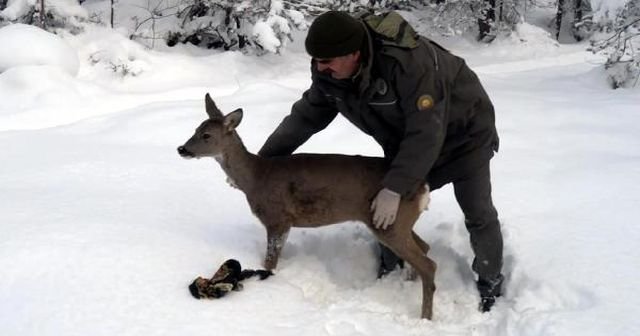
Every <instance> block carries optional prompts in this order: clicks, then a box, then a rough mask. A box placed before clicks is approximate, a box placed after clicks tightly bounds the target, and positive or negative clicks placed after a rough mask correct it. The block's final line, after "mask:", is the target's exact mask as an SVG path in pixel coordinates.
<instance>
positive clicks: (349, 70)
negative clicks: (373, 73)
mask: <svg viewBox="0 0 640 336" xmlns="http://www.w3.org/2000/svg"><path fill="white" fill-rule="evenodd" d="M315 61H316V66H317V67H318V71H319V72H322V73H327V74H330V75H331V77H333V78H335V79H347V78H350V77H351V76H353V74H355V73H356V71H358V67H359V66H360V51H356V52H354V53H352V54H348V55H344V56H338V57H333V58H316V59H315Z"/></svg>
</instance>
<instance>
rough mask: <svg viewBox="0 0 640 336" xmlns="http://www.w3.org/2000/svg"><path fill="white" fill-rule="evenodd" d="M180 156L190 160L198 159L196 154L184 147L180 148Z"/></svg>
mask: <svg viewBox="0 0 640 336" xmlns="http://www.w3.org/2000/svg"><path fill="white" fill-rule="evenodd" d="M178 154H180V156H182V157H183V158H185V159H190V158H194V157H196V155H195V154H193V153H191V152H190V151H189V150H188V149H186V148H185V147H184V146H180V147H178Z"/></svg>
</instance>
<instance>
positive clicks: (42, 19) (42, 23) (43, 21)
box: [40, 0, 47, 29]
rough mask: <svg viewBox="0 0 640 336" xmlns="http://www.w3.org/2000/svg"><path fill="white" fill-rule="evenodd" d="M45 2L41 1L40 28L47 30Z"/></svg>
mask: <svg viewBox="0 0 640 336" xmlns="http://www.w3.org/2000/svg"><path fill="white" fill-rule="evenodd" d="M45 19H46V15H45V13H44V0H40V28H42V29H47V27H46V25H45Z"/></svg>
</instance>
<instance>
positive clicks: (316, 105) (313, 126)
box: [258, 84, 338, 157]
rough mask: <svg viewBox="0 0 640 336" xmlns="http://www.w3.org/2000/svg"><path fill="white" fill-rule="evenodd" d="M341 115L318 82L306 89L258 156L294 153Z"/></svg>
mask: <svg viewBox="0 0 640 336" xmlns="http://www.w3.org/2000/svg"><path fill="white" fill-rule="evenodd" d="M337 114H338V111H337V110H336V109H335V107H334V106H332V105H331V104H329V102H328V101H327V99H326V97H325V96H324V94H323V93H322V92H321V91H320V90H318V89H317V88H316V87H315V85H313V84H312V85H311V87H310V88H309V89H308V90H307V91H305V93H304V94H303V95H302V98H300V100H298V101H297V102H295V103H294V104H293V107H292V108H291V113H290V114H289V115H288V116H286V117H285V118H284V119H283V120H282V122H281V123H280V125H279V126H278V127H277V128H276V130H275V131H273V133H272V134H271V135H270V136H269V138H268V139H267V141H266V142H265V143H264V145H263V146H262V148H261V149H260V151H259V152H258V155H260V156H263V157H271V156H281V155H290V154H291V153H293V152H294V151H295V150H296V149H297V148H298V147H300V146H301V145H302V144H303V143H305V142H306V141H307V140H308V139H309V138H310V137H311V136H312V135H314V134H315V133H317V132H319V131H321V130H323V129H324V128H326V127H327V125H329V124H330V123H331V121H333V119H334V118H335V117H336V115H337Z"/></svg>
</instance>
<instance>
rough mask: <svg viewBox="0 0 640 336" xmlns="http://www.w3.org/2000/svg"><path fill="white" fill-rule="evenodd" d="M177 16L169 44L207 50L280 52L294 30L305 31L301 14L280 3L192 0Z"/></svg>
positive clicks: (168, 35)
mask: <svg viewBox="0 0 640 336" xmlns="http://www.w3.org/2000/svg"><path fill="white" fill-rule="evenodd" d="M185 3H186V5H184V6H183V7H182V8H181V10H180V11H179V13H178V18H179V19H180V23H179V27H178V29H176V30H173V31H170V32H169V33H168V34H167V36H166V40H167V44H169V45H175V44H177V43H179V42H182V43H192V44H195V45H198V46H202V47H206V48H221V49H224V50H243V51H252V52H255V53H258V54H261V53H264V52H273V53H278V52H280V51H281V50H282V48H283V47H284V45H285V44H286V42H287V40H291V39H292V38H291V33H292V29H294V28H297V29H304V28H306V26H307V23H306V21H305V19H304V16H303V15H302V13H300V12H299V11H297V10H295V9H291V8H290V7H285V6H284V4H283V1H280V0H271V1H270V0H223V1H214V0H189V1H186V2H185Z"/></svg>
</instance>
